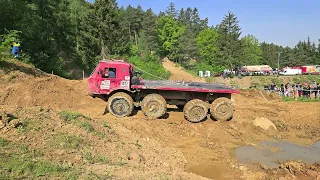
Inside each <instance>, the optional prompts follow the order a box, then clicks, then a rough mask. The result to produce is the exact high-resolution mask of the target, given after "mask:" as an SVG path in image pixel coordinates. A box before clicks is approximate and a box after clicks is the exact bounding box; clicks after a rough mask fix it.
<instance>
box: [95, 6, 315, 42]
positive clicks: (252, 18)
mask: <svg viewBox="0 0 320 180" xmlns="http://www.w3.org/2000/svg"><path fill="white" fill-rule="evenodd" d="M90 1H91V2H93V1H94V0H89V2H90ZM170 2H173V3H174V4H175V6H176V9H178V10H180V9H181V8H187V7H191V8H194V7H196V8H197V9H198V11H199V15H200V17H201V18H205V17H208V19H209V25H217V24H219V23H220V22H221V20H222V18H223V17H224V15H225V14H227V13H228V11H230V12H232V13H234V14H236V16H237V17H238V20H239V21H240V23H239V24H240V26H241V28H242V36H244V35H247V34H251V35H254V36H255V37H257V38H258V39H259V41H260V42H263V41H266V42H268V43H275V44H278V45H282V46H289V47H294V46H295V45H296V44H297V43H298V42H299V40H306V39H307V37H308V36H309V37H310V39H311V41H313V42H315V43H316V44H318V39H320V0H117V3H118V5H119V7H120V6H125V7H126V6H128V5H131V6H133V7H136V6H138V5H141V7H142V8H143V9H144V10H146V9H148V8H152V10H153V11H154V12H155V13H159V12H160V11H164V10H165V9H166V8H167V7H168V5H169V4H170Z"/></svg>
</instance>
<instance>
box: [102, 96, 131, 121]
mask: <svg viewBox="0 0 320 180" xmlns="http://www.w3.org/2000/svg"><path fill="white" fill-rule="evenodd" d="M107 107H108V111H109V112H110V113H111V114H112V115H113V116H116V117H127V116H129V115H131V113H132V111H133V99H132V97H131V96H130V95H128V94H127V93H123V92H118V93H115V94H114V95H112V96H111V97H110V98H109V100H108V105H107Z"/></svg>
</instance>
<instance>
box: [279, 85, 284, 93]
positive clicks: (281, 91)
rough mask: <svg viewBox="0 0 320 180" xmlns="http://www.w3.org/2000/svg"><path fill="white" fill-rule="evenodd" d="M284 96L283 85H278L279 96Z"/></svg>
mask: <svg viewBox="0 0 320 180" xmlns="http://www.w3.org/2000/svg"><path fill="white" fill-rule="evenodd" d="M283 95H284V85H283V84H281V85H280V96H283Z"/></svg>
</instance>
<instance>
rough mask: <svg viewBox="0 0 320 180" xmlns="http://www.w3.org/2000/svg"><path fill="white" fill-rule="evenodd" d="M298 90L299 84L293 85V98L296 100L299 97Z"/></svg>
mask: <svg viewBox="0 0 320 180" xmlns="http://www.w3.org/2000/svg"><path fill="white" fill-rule="evenodd" d="M297 89H298V87H297V83H294V84H293V85H292V94H293V97H294V98H296V97H297V96H298V93H297Z"/></svg>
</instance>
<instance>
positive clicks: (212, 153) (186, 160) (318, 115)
mask: <svg viewBox="0 0 320 180" xmlns="http://www.w3.org/2000/svg"><path fill="white" fill-rule="evenodd" d="M11 63H15V62H11ZM18 66H24V65H21V64H19V65H18ZM165 67H166V66H165ZM28 68H30V67H28ZM18 69H19V68H18ZM31 69H32V68H31ZM33 70H34V69H33ZM33 70H31V73H26V72H21V71H20V70H15V69H11V70H10V71H8V72H5V71H2V72H0V75H1V76H0V105H1V108H2V109H6V110H7V111H12V112H15V111H17V110H16V108H17V107H20V108H22V109H27V108H36V107H45V108H46V109H52V110H53V111H59V110H67V111H75V112H79V113H82V114H84V115H85V116H88V117H90V118H92V119H94V120H95V121H94V124H95V125H96V126H99V125H101V124H102V123H103V122H108V123H110V124H111V126H113V127H116V128H115V129H116V130H115V131H116V133H117V134H119V137H120V138H118V139H117V138H114V139H113V140H114V142H115V143H114V144H116V143H117V142H118V143H120V141H121V142H124V143H129V142H134V141H136V140H139V141H140V142H143V147H146V148H145V150H142V152H143V153H144V156H146V157H149V158H148V159H154V160H155V161H158V162H160V161H163V162H161V163H162V165H159V164H157V163H153V164H149V165H148V167H137V169H135V171H131V176H140V177H142V178H143V179H148V178H150V177H154V175H155V174H156V172H157V171H159V170H160V169H163V171H161V172H164V173H165V172H168V171H171V170H173V171H174V172H175V173H173V174H170V176H169V177H170V179H171V178H172V179H176V178H178V177H180V178H181V177H183V179H201V178H204V177H206V178H209V179H268V177H275V178H280V177H284V178H288V179H291V178H297V177H298V176H296V174H299V177H309V178H311V179H312V178H316V177H318V174H317V173H307V171H303V167H308V166H304V165H303V166H302V165H301V167H302V168H301V169H300V170H299V169H298V170H297V169H295V171H299V173H296V174H294V173H291V172H290V171H288V168H289V169H290V168H291V169H292V168H293V167H292V166H290V167H288V168H285V167H286V166H285V165H284V166H283V168H279V169H276V170H269V169H268V168H265V167H263V166H261V165H259V164H258V165H257V164H241V163H240V162H239V161H237V159H236V157H235V148H236V147H238V146H241V145H255V144H257V143H259V142H260V141H264V140H272V139H274V138H278V139H283V140H287V141H290V142H293V143H297V144H301V145H307V144H308V145H309V144H312V143H314V142H315V141H317V140H319V139H320V131H319V127H320V106H319V105H320V104H319V103H317V102H314V103H299V102H290V103H287V102H283V101H282V100H281V99H280V98H279V97H278V96H276V95H269V94H264V96H265V97H266V99H267V101H266V100H265V99H264V98H263V97H262V96H261V94H260V93H259V92H258V91H242V92H241V93H240V94H239V95H235V96H233V100H234V101H235V108H236V109H235V115H234V118H233V119H232V120H231V121H228V122H217V121H213V120H211V119H210V117H208V118H207V120H206V121H204V122H202V123H197V124H194V123H190V122H188V121H186V120H185V119H184V117H183V113H182V112H179V110H178V109H177V108H176V107H174V106H168V114H167V115H166V116H165V117H166V118H164V119H159V120H148V119H147V118H146V117H145V116H144V115H143V113H142V112H141V111H138V112H137V114H135V115H134V116H132V117H128V118H121V119H119V118H114V117H113V116H111V115H110V114H104V112H105V107H106V104H105V102H103V101H102V100H99V99H92V98H91V97H89V96H87V86H86V80H83V81H82V80H81V81H71V80H66V79H62V78H60V77H57V76H53V75H47V74H43V75H39V76H36V75H35V74H33V73H32V71H33ZM169 70H172V71H174V72H176V73H178V74H179V73H180V74H179V76H180V77H181V76H184V75H183V72H182V70H180V71H178V70H177V69H175V67H171V69H169ZM186 77H187V75H186ZM188 78H189V80H190V79H191V80H194V79H192V78H191V77H189V76H188ZM11 109H13V110H11ZM24 116H28V111H27V112H25V113H24ZM257 117H265V118H267V119H269V120H271V121H272V122H273V123H274V124H275V125H276V126H277V128H278V131H277V132H271V131H265V130H262V129H260V128H259V127H255V126H253V125H252V121H253V120H254V119H255V118H257ZM52 119H53V120H55V119H57V118H52ZM57 121H59V120H57ZM63 131H67V129H64V130H63ZM75 131H76V130H75ZM15 136H18V135H17V134H15V133H13V132H12V134H8V133H5V132H3V131H0V137H5V138H10V137H11V138H12V139H15V138H14V137H15ZM30 136H31V135H30ZM36 137H37V136H34V137H33V138H36ZM133 137H134V138H133ZM90 140H91V141H93V142H97V143H98V145H97V146H94V145H93V147H94V149H95V151H100V150H101V152H105V153H107V151H108V150H107V149H106V148H105V147H103V146H104V144H103V142H100V141H98V140H96V139H94V138H93V139H92V138H91V139H90ZM147 140H150V143H149V142H148V141H147ZM31 144H32V142H31ZM40 144H41V143H40ZM111 144H112V143H111ZM111 144H110V145H111ZM120 144H121V143H120ZM127 149H130V147H122V149H121V148H120V151H122V152H123V153H125V152H126V150H127ZM142 149H144V148H142ZM113 150H114V151H116V149H113ZM107 154H108V153H107ZM120 154H121V153H120ZM116 155H117V156H119V154H116ZM110 156H112V154H110ZM86 167H87V168H89V167H91V166H89V165H88V166H86ZM94 167H95V168H96V169H98V170H99V169H100V170H101V168H103V167H104V165H100V166H99V165H95V166H94ZM299 167H300V166H299ZM146 168H147V169H148V173H142V172H146ZM98 170H97V171H98ZM127 170H128V169H126V168H125V167H123V171H122V170H121V169H120V170H115V173H116V174H118V175H119V176H120V177H122V178H126V177H130V174H127V175H124V174H125V173H126V172H127ZM152 170H153V172H152ZM133 172H135V173H133ZM139 172H141V173H140V174H139ZM151 172H152V173H151ZM177 174H178V175H177ZM301 174H302V175H301ZM120 179H121V178H120ZM204 179H205V178H204Z"/></svg>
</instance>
